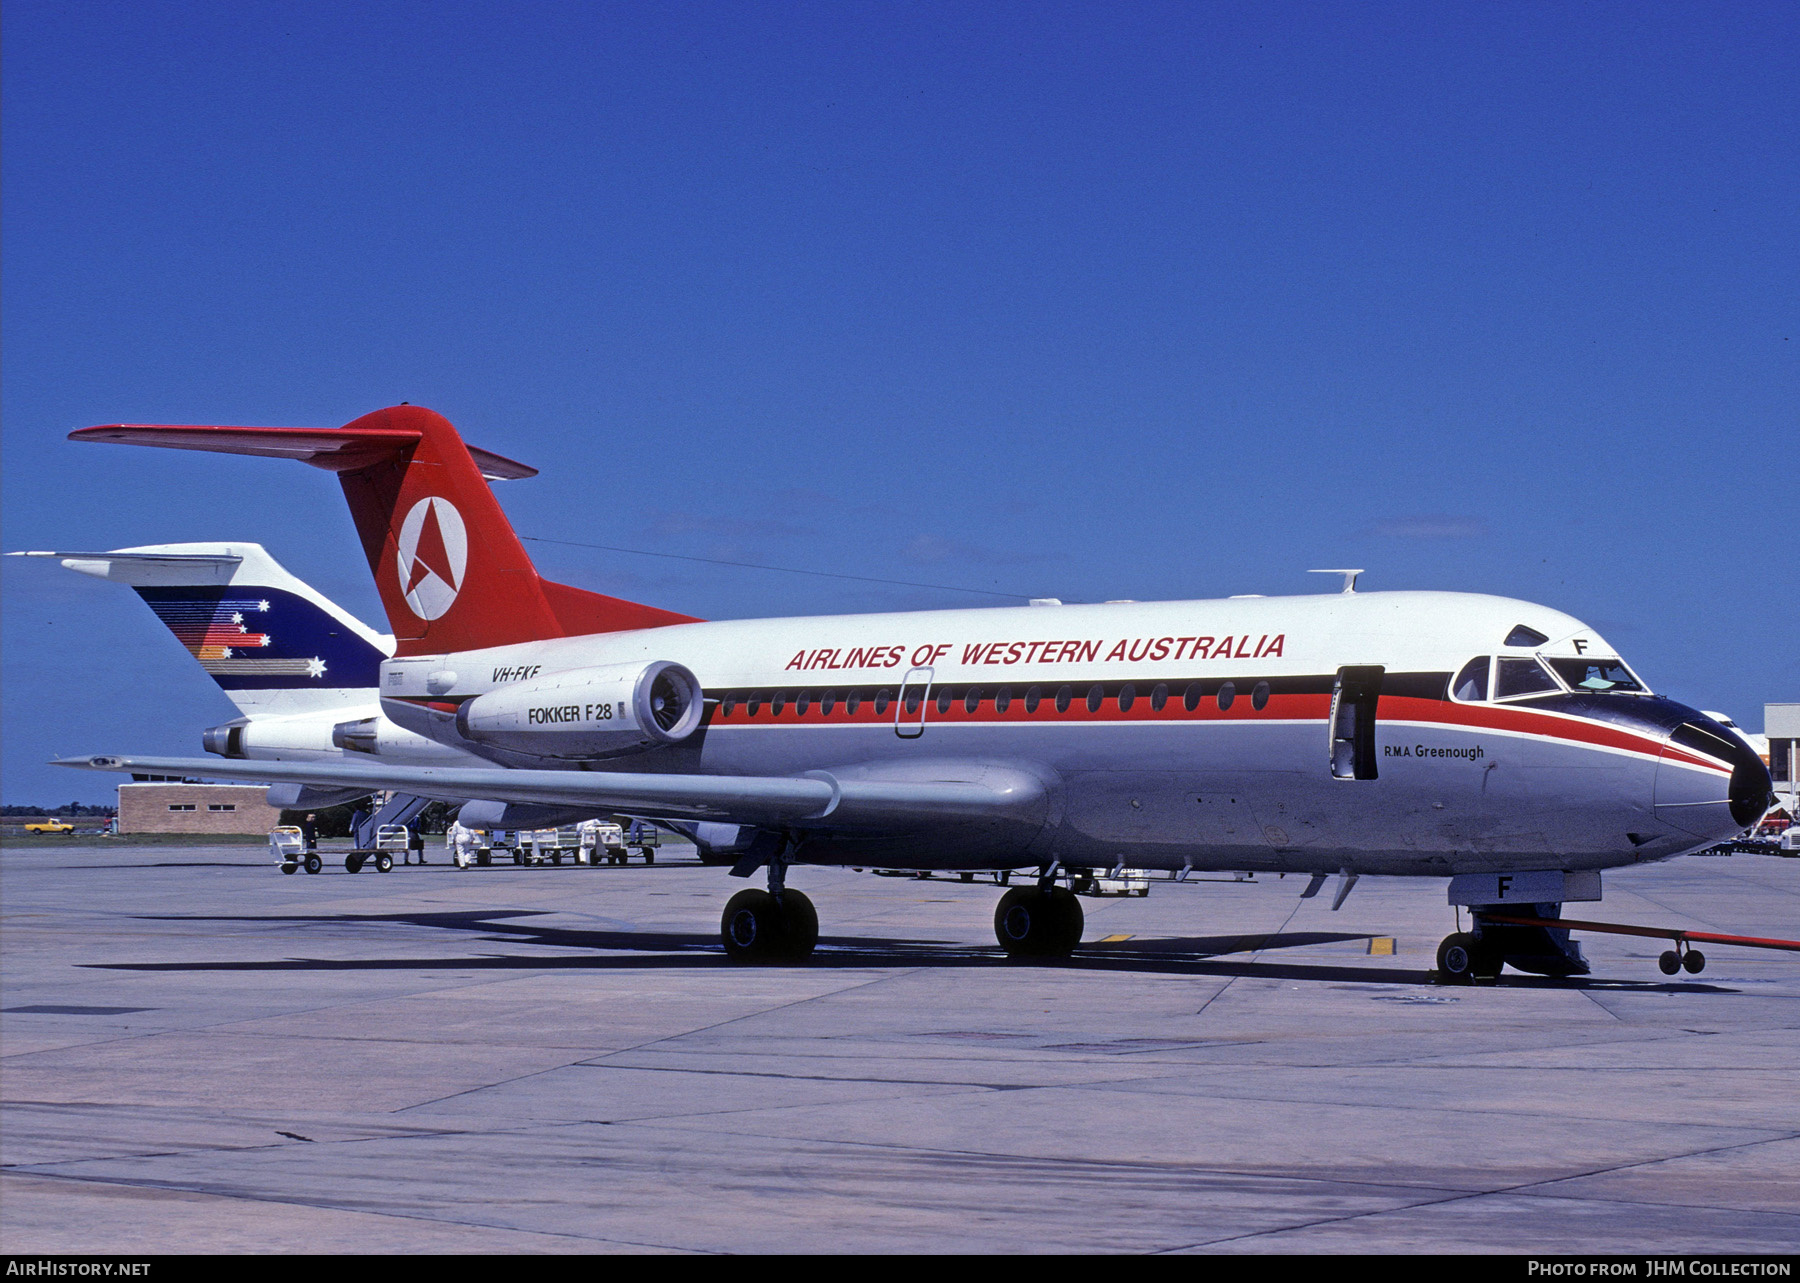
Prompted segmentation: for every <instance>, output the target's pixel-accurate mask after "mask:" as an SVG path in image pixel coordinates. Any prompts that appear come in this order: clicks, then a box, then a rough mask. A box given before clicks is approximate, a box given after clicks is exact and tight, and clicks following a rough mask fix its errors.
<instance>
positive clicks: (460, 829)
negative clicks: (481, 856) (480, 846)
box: [444, 820, 475, 869]
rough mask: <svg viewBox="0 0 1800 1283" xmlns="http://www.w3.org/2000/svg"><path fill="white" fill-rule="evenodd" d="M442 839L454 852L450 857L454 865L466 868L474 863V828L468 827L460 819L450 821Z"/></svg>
mask: <svg viewBox="0 0 1800 1283" xmlns="http://www.w3.org/2000/svg"><path fill="white" fill-rule="evenodd" d="M444 841H445V842H446V843H447V844H448V845H449V847H450V849H451V850H452V851H454V852H455V855H454V856H452V857H451V858H452V859H453V860H454V861H455V864H456V867H457V868H459V869H466V868H468V867H469V866H470V865H471V864H473V863H475V830H474V829H471V828H469V827H468V826H467V825H465V824H464V823H463V822H462V821H461V820H452V821H450V829H449V832H447V833H446V834H445V835H444Z"/></svg>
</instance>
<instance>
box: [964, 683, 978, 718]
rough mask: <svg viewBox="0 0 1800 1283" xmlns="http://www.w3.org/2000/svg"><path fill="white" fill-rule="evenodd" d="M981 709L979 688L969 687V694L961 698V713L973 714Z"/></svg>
mask: <svg viewBox="0 0 1800 1283" xmlns="http://www.w3.org/2000/svg"><path fill="white" fill-rule="evenodd" d="M980 707H981V687H979V686H971V687H969V693H968V694H967V695H964V696H963V712H965V713H973V712H975V711H976V710H978V709H979V708H980Z"/></svg>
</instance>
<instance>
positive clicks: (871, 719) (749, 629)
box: [381, 592, 1741, 876]
mask: <svg viewBox="0 0 1800 1283" xmlns="http://www.w3.org/2000/svg"><path fill="white" fill-rule="evenodd" d="M1521 626H1523V628H1525V629H1527V630H1531V631H1534V632H1535V633H1536V634H1537V635H1538V636H1539V637H1541V638H1542V640H1541V641H1535V642H1527V643H1526V644H1523V645H1519V644H1514V645H1508V644H1506V639H1507V638H1509V637H1516V636H1517V635H1518V634H1517V632H1516V630H1518V629H1519V628H1520V627H1521ZM1614 655H1616V652H1614V651H1613V650H1612V648H1611V647H1610V646H1608V645H1607V644H1606V643H1605V642H1604V641H1603V640H1602V639H1601V638H1600V637H1599V636H1598V635H1597V634H1595V633H1594V631H1593V630H1592V629H1589V628H1587V627H1586V626H1585V625H1583V624H1582V623H1581V622H1580V621H1579V620H1576V619H1574V618H1572V617H1570V616H1568V615H1564V614H1562V613H1561V612H1558V611H1554V610H1550V609H1547V608H1545V607H1542V606H1535V605H1531V604H1529V603H1525V602H1519V601H1512V600H1508V599H1504V598H1497V597H1487V596H1477V595H1468V594H1455V593H1424V592H1395V593H1369V594H1334V595H1330V596H1312V597H1289V598H1251V599H1230V600H1224V601H1188V602H1164V603H1143V604H1138V603H1126V604H1110V605H1103V606H1101V605H1096V606H1046V607H1020V608H1006V609H979V610H958V611H933V612H919V613H907V614H886V615H860V616H835V617H819V618H796V619H766V620H750V621H727V622H715V623H694V624H683V625H675V626H670V627H663V628H656V629H647V630H641V631H633V632H623V633H612V634H599V635H594V636H586V637H569V638H558V639H551V640H544V641H535V642H529V643H524V644H519V645H513V646H504V647H496V648H492V649H488V650H480V651H465V652H461V653H456V654H450V655H433V656H411V657H407V658H399V659H391V660H389V661H387V662H386V663H384V664H383V665H382V678H381V681H382V685H381V706H382V709H383V711H384V712H385V713H386V714H387V716H388V718H390V719H391V720H392V721H394V722H396V723H398V724H399V725H400V726H402V727H405V728H407V729H409V730H411V731H415V732H417V733H418V734H419V735H421V736H424V737H426V738H427V739H430V740H434V741H436V742H438V743H440V744H442V745H444V746H445V747H448V748H455V749H456V750H458V751H475V752H479V753H482V755H483V756H485V757H486V758H488V759H490V760H493V761H499V762H502V763H504V764H507V765H514V766H530V767H536V768H540V769H541V768H543V767H546V766H562V767H566V768H568V769H583V770H602V771H603V770H620V771H631V772H670V773H687V774H694V773H701V774H708V775H723V776H732V775H757V776H771V775H795V774H800V773H802V772H806V771H829V772H831V773H832V774H833V775H834V776H837V777H840V778H868V779H914V780H919V779H964V778H973V773H978V772H979V771H980V770H981V769H983V768H987V767H994V768H1007V769H1012V770H1022V771H1025V772H1028V773H1030V774H1032V775H1035V776H1037V777H1038V778H1039V779H1041V780H1042V781H1043V782H1044V785H1045V795H1046V798H1047V801H1046V803H1045V806H1044V809H1043V811H1042V813H1041V814H1039V815H1036V816H1034V817H1033V818H1032V819H1031V822H1030V823H1029V824H1026V825H1024V826H1020V825H1017V824H1014V825H1007V826H998V827H995V826H988V827H985V828H983V827H976V828H972V829H969V830H967V831H959V830H957V829H956V828H955V827H954V826H949V827H945V828H942V829H921V830H917V831H912V832H908V831H904V830H901V831H895V832H892V833H883V834H867V833H848V832H846V833H833V832H832V831H831V830H830V827H829V825H822V826H817V827H815V829H814V830H813V831H812V832H811V834H810V837H809V841H808V844H807V845H805V846H803V847H802V849H801V856H800V858H802V859H806V860H812V861H816V862H849V863H863V862H865V861H866V862H870V863H876V862H879V857H878V854H877V853H879V852H890V853H903V854H904V857H905V858H904V860H901V859H899V858H895V859H894V860H893V861H892V862H894V863H896V864H899V863H904V864H906V865H909V866H912V867H961V868H968V867H971V866H977V867H979V866H991V867H1018V866H1024V865H1030V864H1042V863H1047V862H1048V861H1050V860H1052V859H1055V860H1060V861H1062V862H1063V864H1064V865H1065V866H1073V865H1083V866H1088V867H1111V866H1114V865H1117V864H1120V863H1123V864H1126V865H1130V866H1133V867H1151V868H1182V867H1184V866H1185V867H1192V868H1196V869H1208V868H1210V869H1267V870H1283V871H1287V870H1293V871H1308V872H1319V871H1338V870H1341V869H1349V870H1351V871H1353V872H1358V873H1386V874H1417V875H1436V876H1445V875H1448V874H1452V873H1458V872H1473V871H1484V870H1509V869H1547V868H1556V869H1570V870H1574V869H1593V868H1605V867H1610V866H1616V865H1622V864H1628V863H1632V862H1636V861H1641V860H1646V859H1660V858H1664V857H1667V856H1669V855H1674V854H1677V853H1679V852H1681V851H1685V850H1691V849H1694V848H1696V847H1699V846H1702V845H1705V844H1706V843H1708V842H1710V841H1716V840H1718V839H1719V838H1720V837H1723V836H1727V835H1729V833H1730V832H1732V831H1735V828H1737V827H1741V826H1737V825H1734V824H1733V822H1732V820H1731V818H1730V812H1731V804H1730V782H1731V778H1732V769H1733V768H1732V766H1731V764H1730V762H1729V761H1726V760H1722V759H1720V758H1719V757H1717V756H1708V755H1707V754H1706V753H1702V752H1695V751H1692V750H1691V749H1689V748H1683V747H1682V746H1681V745H1679V744H1675V743H1672V742H1671V739H1670V733H1671V731H1673V730H1675V729H1676V728H1677V727H1679V726H1680V725H1682V724H1683V723H1684V722H1687V721H1692V720H1694V719H1699V720H1700V721H1706V722H1707V724H1708V725H1711V723H1710V721H1708V719H1704V718H1703V717H1702V715H1701V714H1698V713H1693V712H1692V710H1687V709H1684V708H1682V706H1680V705H1676V704H1673V703H1671V702H1670V701H1668V700H1665V699H1661V698H1659V697H1655V696H1652V695H1649V694H1648V693H1642V694H1604V695H1602V694H1595V693H1591V692H1583V691H1580V690H1570V689H1569V688H1568V687H1567V686H1566V685H1562V684H1559V685H1556V686H1555V687H1554V689H1552V690H1547V691H1540V692H1536V693H1534V694H1532V695H1531V696H1529V697H1521V698H1518V699H1498V700H1495V699H1490V698H1487V697H1486V694H1484V695H1483V696H1482V697H1481V698H1476V699H1457V698H1455V697H1454V696H1453V695H1452V694H1451V693H1450V691H1449V686H1450V683H1451V678H1452V676H1453V675H1455V674H1457V673H1458V672H1459V671H1460V670H1463V669H1464V666H1465V665H1467V664H1468V663H1469V662H1470V661H1471V660H1472V659H1476V658H1477V657H1481V656H1497V657H1513V658H1519V659H1527V660H1529V659H1531V658H1533V657H1539V658H1541V659H1542V661H1543V662H1544V663H1545V664H1546V665H1548V664H1549V662H1550V661H1552V660H1554V659H1556V658H1558V657H1562V658H1569V657H1583V656H1587V657H1593V656H1609V657H1610V656H1614ZM659 660H660V661H673V662H674V663H677V664H680V665H683V666H685V667H686V668H688V669H689V670H691V671H692V673H693V674H694V675H695V676H696V677H697V678H698V679H699V682H700V684H701V686H702V688H703V689H704V692H705V697H706V716H705V719H704V723H703V725H702V726H701V727H700V729H699V730H698V731H697V732H696V733H694V734H693V735H692V736H691V737H690V738H688V739H687V740H685V741H684V742H682V743H680V744H676V745H673V746H668V747H658V748H653V749H650V750H647V751H642V752H635V753H632V754H630V755H628V756H620V757H613V758H607V759H603V760H584V761H577V760H572V759H569V760H557V759H554V758H553V757H550V756H534V755H531V754H520V753H516V752H510V751H509V752H504V753H502V752H495V751H492V750H487V749H483V748H482V747H481V746H479V745H471V744H470V743H469V742H468V741H467V740H466V739H464V738H462V736H461V735H460V734H459V732H458V730H457V727H456V721H455V712H456V709H457V708H458V707H459V706H460V705H461V704H462V703H463V702H465V701H468V700H470V699H472V698H473V697H476V696H479V695H483V694H486V693H488V692H492V691H498V690H503V689H506V688H508V687H512V686H517V685H521V684H524V685H529V684H531V683H534V682H542V681H544V680H545V679H546V678H548V677H551V676H553V675H556V674H563V673H569V672H573V671H575V670H582V669H588V668H596V667H603V666H609V665H620V664H631V663H647V662H650V661H659ZM1376 669H1379V670H1380V672H1379V674H1377V676H1376V680H1377V681H1378V683H1379V685H1378V691H1379V693H1378V697H1377V696H1376V695H1374V694H1370V695H1369V702H1367V703H1366V704H1364V705H1361V706H1360V709H1352V708H1351V707H1349V705H1350V704H1352V703H1354V702H1355V701H1356V700H1358V699H1359V698H1361V697H1360V696H1358V695H1356V693H1355V692H1356V691H1357V690H1359V689H1361V687H1359V685H1358V683H1359V682H1362V683H1364V684H1365V685H1366V683H1367V680H1368V679H1369V675H1370V673H1371V672H1372V671H1373V670H1376ZM1345 670H1351V671H1350V672H1349V674H1348V676H1346V675H1345ZM1496 671H1498V669H1497V668H1496ZM1545 671H1546V672H1547V671H1548V668H1546V669H1545ZM1355 714H1360V715H1361V716H1364V717H1365V718H1367V717H1369V716H1370V715H1372V729H1371V727H1369V726H1364V727H1362V728H1361V731H1360V737H1359V735H1358V734H1357V733H1356V730H1355V727H1354V722H1355V716H1354V715H1355Z"/></svg>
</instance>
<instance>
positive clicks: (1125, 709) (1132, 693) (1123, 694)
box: [1119, 684, 1137, 713]
mask: <svg viewBox="0 0 1800 1283" xmlns="http://www.w3.org/2000/svg"><path fill="white" fill-rule="evenodd" d="M1135 703H1137V687H1135V686H1132V685H1129V684H1127V685H1125V686H1123V687H1121V688H1120V690H1119V711H1120V712H1121V713H1129V712H1130V711H1131V706H1132V705H1133V704H1135Z"/></svg>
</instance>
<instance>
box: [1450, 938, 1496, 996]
mask: <svg viewBox="0 0 1800 1283" xmlns="http://www.w3.org/2000/svg"><path fill="white" fill-rule="evenodd" d="M1502 962H1503V959H1502V958H1501V957H1500V955H1499V954H1497V953H1495V952H1494V951H1493V950H1491V949H1489V948H1488V947H1487V946H1485V945H1484V944H1483V943H1482V942H1481V940H1480V939H1479V938H1478V937H1477V936H1475V935H1474V934H1473V933H1472V932H1468V931H1458V932H1456V933H1455V934H1453V935H1447V936H1445V937H1444V939H1443V942H1442V943H1440V944H1439V945H1438V951H1437V974H1438V983H1439V984H1446V985H1472V984H1474V983H1475V982H1476V981H1477V980H1497V979H1499V977H1500V967H1501V964H1502Z"/></svg>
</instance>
